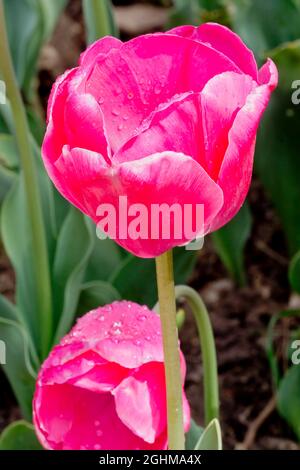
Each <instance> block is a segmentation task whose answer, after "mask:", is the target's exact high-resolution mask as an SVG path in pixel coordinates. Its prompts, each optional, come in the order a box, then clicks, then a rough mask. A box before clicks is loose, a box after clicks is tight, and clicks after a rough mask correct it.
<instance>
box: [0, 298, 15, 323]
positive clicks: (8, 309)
mask: <svg viewBox="0 0 300 470" xmlns="http://www.w3.org/2000/svg"><path fill="white" fill-rule="evenodd" d="M0 318H5V319H6V320H14V321H18V312H17V308H16V307H15V305H13V304H12V303H11V302H10V301H9V300H8V299H6V297H4V295H2V294H0Z"/></svg>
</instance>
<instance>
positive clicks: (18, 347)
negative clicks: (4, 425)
mask: <svg viewBox="0 0 300 470" xmlns="http://www.w3.org/2000/svg"><path fill="white" fill-rule="evenodd" d="M0 338H1V341H3V342H4V344H5V350H6V351H5V352H6V357H5V362H6V363H5V364H3V365H2V368H3V371H4V373H5V374H6V376H7V378H8V380H9V382H10V384H11V387H12V389H13V391H14V393H15V396H16V398H17V400H18V402H19V404H20V406H21V409H22V413H23V415H24V417H25V418H26V419H31V413H32V411H31V403H32V397H33V392H34V388H35V380H36V373H35V370H34V369H33V367H32V364H31V358H30V346H29V338H28V335H27V333H26V331H25V329H24V328H23V327H22V326H21V325H20V324H19V323H17V322H16V321H12V320H8V319H6V318H0Z"/></svg>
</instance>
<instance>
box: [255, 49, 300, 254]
mask: <svg viewBox="0 0 300 470" xmlns="http://www.w3.org/2000/svg"><path fill="white" fill-rule="evenodd" d="M269 55H270V56H271V58H272V59H273V60H274V61H275V62H276V65H277V67H278V70H279V77H280V82H279V86H278V88H277V90H276V91H275V92H274V94H273V96H272V99H271V102H270V104H269V106H268V109H267V110H266V112H265V116H264V118H263V121H262V123H261V127H260V132H259V135H258V139H257V149H256V169H257V171H258V173H259V176H260V178H261V180H262V182H263V184H264V186H265V187H266V189H267V191H268V193H269V195H270V196H271V198H272V201H273V203H274V205H275V207H276V209H277V212H278V214H279V216H280V218H281V220H282V223H283V226H284V229H285V234H286V237H287V239H288V242H289V247H290V251H291V253H295V252H296V251H297V250H298V249H300V204H299V201H300V185H299V175H300V159H299V153H300V142H299V138H298V134H299V126H300V107H299V106H298V105H294V104H293V103H292V91H293V90H292V88H291V86H292V82H293V81H294V80H297V79H298V78H299V76H300V75H299V74H300V41H297V42H294V43H288V44H286V45H284V46H282V47H280V48H278V49H276V50H274V51H271V52H270V53H269Z"/></svg>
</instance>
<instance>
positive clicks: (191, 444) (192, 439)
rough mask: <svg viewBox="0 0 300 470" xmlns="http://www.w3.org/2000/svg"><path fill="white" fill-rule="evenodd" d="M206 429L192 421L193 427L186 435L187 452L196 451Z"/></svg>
mask: <svg viewBox="0 0 300 470" xmlns="http://www.w3.org/2000/svg"><path fill="white" fill-rule="evenodd" d="M203 431H204V429H203V428H202V427H201V426H198V424H196V423H195V421H194V420H193V419H191V427H190V429H189V431H188V432H187V433H186V435H185V450H194V449H195V446H196V444H197V442H198V441H199V439H200V436H201V435H202V433H203Z"/></svg>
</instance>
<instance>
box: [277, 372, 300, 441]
mask: <svg viewBox="0 0 300 470" xmlns="http://www.w3.org/2000/svg"><path fill="white" fill-rule="evenodd" d="M299 390H300V367H299V365H294V366H292V367H290V368H289V369H288V371H287V372H286V374H285V376H284V377H283V379H282V381H281V382H280V385H279V389H278V393H277V407H278V411H279V413H280V414H281V416H282V417H283V418H284V419H285V420H286V421H287V422H288V423H289V425H290V426H291V427H292V429H293V430H294V432H295V434H296V436H297V438H298V440H299V441H300V394H299Z"/></svg>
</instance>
